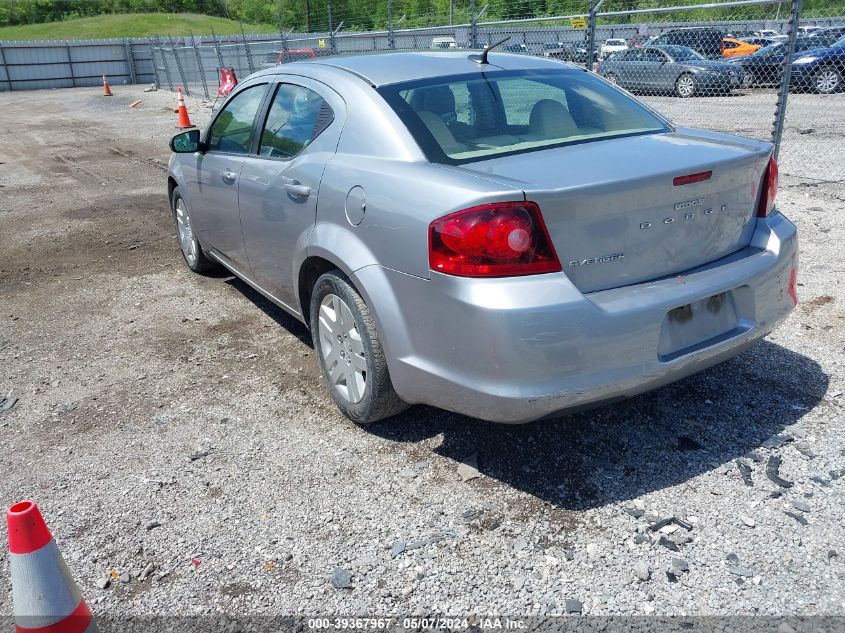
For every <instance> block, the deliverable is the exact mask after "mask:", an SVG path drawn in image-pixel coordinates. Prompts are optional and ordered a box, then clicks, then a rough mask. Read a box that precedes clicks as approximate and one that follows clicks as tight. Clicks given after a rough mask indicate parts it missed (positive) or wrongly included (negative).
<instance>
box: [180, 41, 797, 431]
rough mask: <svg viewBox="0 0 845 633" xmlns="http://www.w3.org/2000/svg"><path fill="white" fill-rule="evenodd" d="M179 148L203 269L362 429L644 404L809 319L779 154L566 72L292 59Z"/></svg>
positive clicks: (187, 226) (189, 228)
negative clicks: (261, 316) (677, 119)
mask: <svg viewBox="0 0 845 633" xmlns="http://www.w3.org/2000/svg"><path fill="white" fill-rule="evenodd" d="M171 148H172V149H173V151H174V154H173V156H172V158H171V161H170V168H169V175H168V190H169V195H170V200H171V203H172V209H173V215H174V218H175V221H176V226H177V230H178V235H179V241H180V244H181V247H182V253H183V255H184V259H185V262H186V263H187V265H188V266H189V267H190V268H191V269H192V270H194V271H196V272H198V273H204V272H207V271H210V270H211V269H213V268H215V267H220V266H223V267H225V268H226V269H228V270H229V271H231V272H232V273H234V274H235V275H237V276H238V277H240V278H241V279H243V280H245V281H246V282H247V283H248V284H250V285H251V286H253V287H254V288H256V289H257V290H258V291H260V292H261V293H262V294H264V295H265V296H267V297H268V298H269V299H270V300H272V301H273V302H274V303H276V304H277V305H279V306H281V308H283V309H284V310H286V311H288V312H289V313H290V314H292V315H293V316H295V317H296V318H297V319H300V320H301V321H302V322H303V323H305V324H306V325H307V326H308V327H310V329H311V332H312V335H313V341H314V347H315V351H316V357H317V359H318V361H319V364H320V369H321V371H322V375H323V377H324V379H325V383H326V385H327V387H328V390H329V391H330V393H331V396H332V398H333V399H334V401H335V402H336V403H337V405H338V407H339V408H340V409H341V410H342V411H343V413H344V414H346V415H347V416H348V417H349V418H351V419H352V420H355V421H356V422H360V423H365V422H372V421H375V420H379V419H381V418H385V417H389V416H391V415H394V414H396V413H398V412H399V411H401V410H402V409H404V408H405V407H406V406H408V404H412V403H426V404H430V405H434V406H437V407H442V408H444V409H449V410H452V411H457V412H460V413H464V414H467V415H470V416H475V417H479V418H484V419H487V420H493V421H499V422H526V421H530V420H535V419H538V418H542V417H547V416H552V415H555V414H558V413H560V412H561V411H565V410H571V409H573V408H576V407H583V406H585V405H593V404H596V403H601V402H607V401H612V400H615V399H619V398H623V397H627V396H632V395H634V394H637V393H640V392H643V391H645V390H649V389H653V388H655V387H658V386H660V385H663V384H666V383H668V382H671V381H674V380H678V379H679V378H683V377H684V376H688V375H689V374H691V373H693V372H697V371H699V370H702V369H704V368H706V367H709V366H711V365H714V364H716V363H718V362H720V361H723V360H725V359H727V358H730V357H732V356H734V355H736V354H738V353H739V352H741V351H742V350H743V349H745V348H746V347H748V346H749V345H751V344H752V343H754V342H755V341H757V340H758V339H760V338H761V337H763V336H765V335H766V334H768V333H769V332H771V331H772V329H773V328H774V327H775V326H776V324H777V323H778V322H779V321H780V320H781V319H783V318H784V317H785V316H786V315H787V314H789V312H790V311H791V310H792V309H793V307H794V305H795V304H796V302H797V297H796V290H795V285H796V270H797V239H796V231H795V227H794V226H793V224H792V223H790V221H789V220H787V219H786V218H785V217H784V216H783V215H782V214H781V213H779V212H778V211H777V210H776V208H775V207H774V199H775V191H776V188H777V164H776V163H775V161H774V160H773V159H772V155H771V154H772V148H771V146H770V145H769V144H768V143H764V142H760V141H755V140H750V139H745V138H738V137H734V136H728V135H725V134H719V133H715V132H707V131H703V130H693V129H686V128H678V127H674V126H673V125H672V124H671V123H670V122H669V121H667V120H666V119H664V118H663V117H661V116H660V115H658V114H657V113H655V112H653V111H652V110H650V109H649V108H647V107H646V106H644V105H642V104H641V103H639V102H638V101H636V100H635V99H633V98H631V97H630V96H629V95H627V94H626V93H624V92H623V91H621V90H619V89H618V88H616V87H614V86H613V85H611V84H609V83H608V82H606V81H604V80H603V79H601V78H599V77H597V76H596V75H594V74H591V73H588V72H586V71H585V70H583V69H581V68H578V67H575V66H570V65H567V64H562V63H560V62H557V61H553V60H544V59H542V58H537V57H529V56H525V55H510V54H504V53H491V54H490V55H489V59H488V58H486V56H484V55H478V54H477V53H472V52H469V51H458V52H414V53H411V52H409V53H388V54H380V55H361V56H351V57H332V58H322V59H319V60H314V61H306V62H296V63H292V64H285V65H283V66H281V67H278V68H273V69H268V70H265V71H262V72H259V73H257V74H255V75H252V76H251V77H249V78H248V79H247V80H246V81H244V82H243V83H242V84H240V85H239V86H238V88H237V90H235V91H233V93H232V95H231V96H230V97H229V98H228V100H227V101H226V103H225V104H224V105H223V107H222V108H221V109H220V111H219V112H218V113H217V114H216V116H215V118H214V119H213V120H212V121H211V124H210V126H209V127H208V129H206V130H205V131H204V132H203V133H200V132H199V131H198V130H191V131H187V132H184V133H182V134H179V135H177V136H176V137H174V139H173V140H172V141H171Z"/></svg>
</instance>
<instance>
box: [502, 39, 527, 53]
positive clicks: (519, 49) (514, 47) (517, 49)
mask: <svg viewBox="0 0 845 633" xmlns="http://www.w3.org/2000/svg"><path fill="white" fill-rule="evenodd" d="M502 50H505V51H507V52H509V53H523V54H529V55H530V54H531V49H530V48H528V47H527V46H526V45H525V44H523V43H521V42H517V43H514V44H508V45H507V46H505V47H504V48H503V49H502Z"/></svg>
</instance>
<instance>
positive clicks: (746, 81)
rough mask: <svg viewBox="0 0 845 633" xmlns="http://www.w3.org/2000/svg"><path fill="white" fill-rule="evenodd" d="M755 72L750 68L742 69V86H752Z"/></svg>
mask: <svg viewBox="0 0 845 633" xmlns="http://www.w3.org/2000/svg"><path fill="white" fill-rule="evenodd" d="M754 79H755V78H754V73H753V72H752V71H750V70H743V71H742V87H743V88H751V86H753V85H754Z"/></svg>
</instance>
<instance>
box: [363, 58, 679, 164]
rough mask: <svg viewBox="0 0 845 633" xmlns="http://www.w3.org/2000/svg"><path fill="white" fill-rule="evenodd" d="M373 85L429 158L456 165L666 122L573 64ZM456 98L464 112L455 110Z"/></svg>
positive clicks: (661, 127) (651, 129) (660, 127)
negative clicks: (464, 105)
mask: <svg viewBox="0 0 845 633" xmlns="http://www.w3.org/2000/svg"><path fill="white" fill-rule="evenodd" d="M379 92H380V93H381V95H382V96H383V97H384V98H385V100H386V101H387V102H388V103H389V104H390V105H391V107H393V109H394V110H395V111H396V113H397V114H398V115H399V117H400V118H401V119H402V121H403V122H404V123H405V125H406V126H407V127H408V129H409V131H410V132H411V134H412V135H413V136H414V138H415V139H416V141H417V143H418V144H419V146H420V147H421V148H422V150H423V152H425V154H426V156H427V157H428V159H429V160H430V161H432V162H440V163H448V164H461V163H465V162H471V161H478V160H485V159H488V158H494V157H497V156H503V155H508V154H517V153H522V152H530V151H537V150H542V149H547V148H549V147H555V146H561V145H567V144H572V143H584V142H590V141H596V140H601V139H605V138H612V137H619V136H630V135H634V134H647V133H657V132H664V131H667V129H668V128H667V126H666V124H665V122H664V121H662V120H661V119H660V118H659V117H657V116H656V115H655V114H653V113H652V112H651V111H650V110H648V109H647V108H645V107H644V106H642V105H640V104H639V103H638V102H637V101H635V100H634V99H632V98H630V97H628V96H627V95H625V94H624V93H622V92H620V91H619V90H616V89H615V88H613V87H611V86H608V85H607V84H606V83H605V82H603V81H601V80H599V79H597V78H595V77H594V76H592V75H590V74H588V73H585V72H583V71H577V70H569V69H560V70H558V69H553V70H552V69H550V70H541V71H501V72H485V73H483V74H480V73H473V74H471V75H464V76H459V77H451V78H445V79H444V78H440V79H437V80H426V81H422V82H409V83H402V84H395V85H391V86H384V87H382V88H380V89H379ZM459 96H460V97H461V98H460V99H459ZM464 98H468V99H469V108H468V109H469V112H470V116H469V117H467V116H466V115H463V114H462V113H459V110H464V108H461V107H460V106H459V104H460V102H461V101H463V99H464Z"/></svg>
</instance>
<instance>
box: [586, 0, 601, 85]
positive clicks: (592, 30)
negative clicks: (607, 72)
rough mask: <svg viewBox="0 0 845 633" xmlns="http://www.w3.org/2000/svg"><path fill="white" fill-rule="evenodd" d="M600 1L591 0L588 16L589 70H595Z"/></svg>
mask: <svg viewBox="0 0 845 633" xmlns="http://www.w3.org/2000/svg"><path fill="white" fill-rule="evenodd" d="M597 10H598V3H596V0H590V13H589V15H588V16H587V70H589V71H590V72H592V70H593V56H594V55H595V53H596V12H597Z"/></svg>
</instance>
